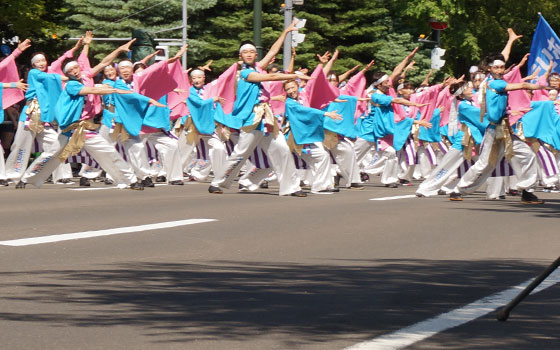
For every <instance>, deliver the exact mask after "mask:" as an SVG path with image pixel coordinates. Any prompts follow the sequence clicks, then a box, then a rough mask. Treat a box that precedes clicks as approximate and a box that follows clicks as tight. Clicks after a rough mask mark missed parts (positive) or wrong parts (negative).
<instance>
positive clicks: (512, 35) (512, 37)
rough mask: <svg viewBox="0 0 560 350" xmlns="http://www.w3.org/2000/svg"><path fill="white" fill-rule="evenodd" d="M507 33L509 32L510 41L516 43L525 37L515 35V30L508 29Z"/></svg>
mask: <svg viewBox="0 0 560 350" xmlns="http://www.w3.org/2000/svg"><path fill="white" fill-rule="evenodd" d="M507 32H508V37H509V40H510V41H515V40H518V39H521V38H523V35H517V34H515V32H514V31H513V28H508V29H507Z"/></svg>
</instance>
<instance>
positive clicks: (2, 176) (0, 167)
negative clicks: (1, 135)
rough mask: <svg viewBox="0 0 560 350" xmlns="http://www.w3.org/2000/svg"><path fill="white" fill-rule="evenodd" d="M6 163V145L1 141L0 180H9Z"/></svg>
mask: <svg viewBox="0 0 560 350" xmlns="http://www.w3.org/2000/svg"><path fill="white" fill-rule="evenodd" d="M7 179H8V178H7V177H6V163H5V162H4V147H2V144H1V143H0V180H7Z"/></svg>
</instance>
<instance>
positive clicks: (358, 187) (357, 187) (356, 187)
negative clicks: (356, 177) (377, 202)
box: [348, 182, 364, 190]
mask: <svg viewBox="0 0 560 350" xmlns="http://www.w3.org/2000/svg"><path fill="white" fill-rule="evenodd" d="M348 188H349V189H351V190H363V189H364V186H362V185H360V184H359V183H356V182H352V183H351V184H350V187H348Z"/></svg>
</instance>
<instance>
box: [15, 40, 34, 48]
mask: <svg viewBox="0 0 560 350" xmlns="http://www.w3.org/2000/svg"><path fill="white" fill-rule="evenodd" d="M30 47H31V40H29V39H25V40H24V41H23V42H21V41H20V42H18V49H19V50H20V51H25V50H27V49H28V48H30Z"/></svg>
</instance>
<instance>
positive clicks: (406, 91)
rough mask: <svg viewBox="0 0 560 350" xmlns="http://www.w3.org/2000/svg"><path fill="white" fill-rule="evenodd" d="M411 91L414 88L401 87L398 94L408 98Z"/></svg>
mask: <svg viewBox="0 0 560 350" xmlns="http://www.w3.org/2000/svg"><path fill="white" fill-rule="evenodd" d="M413 92H414V90H412V89H408V88H403V89H400V90H399V94H400V95H401V96H402V97H403V98H405V99H407V100H408V99H410V95H412V93H413Z"/></svg>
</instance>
